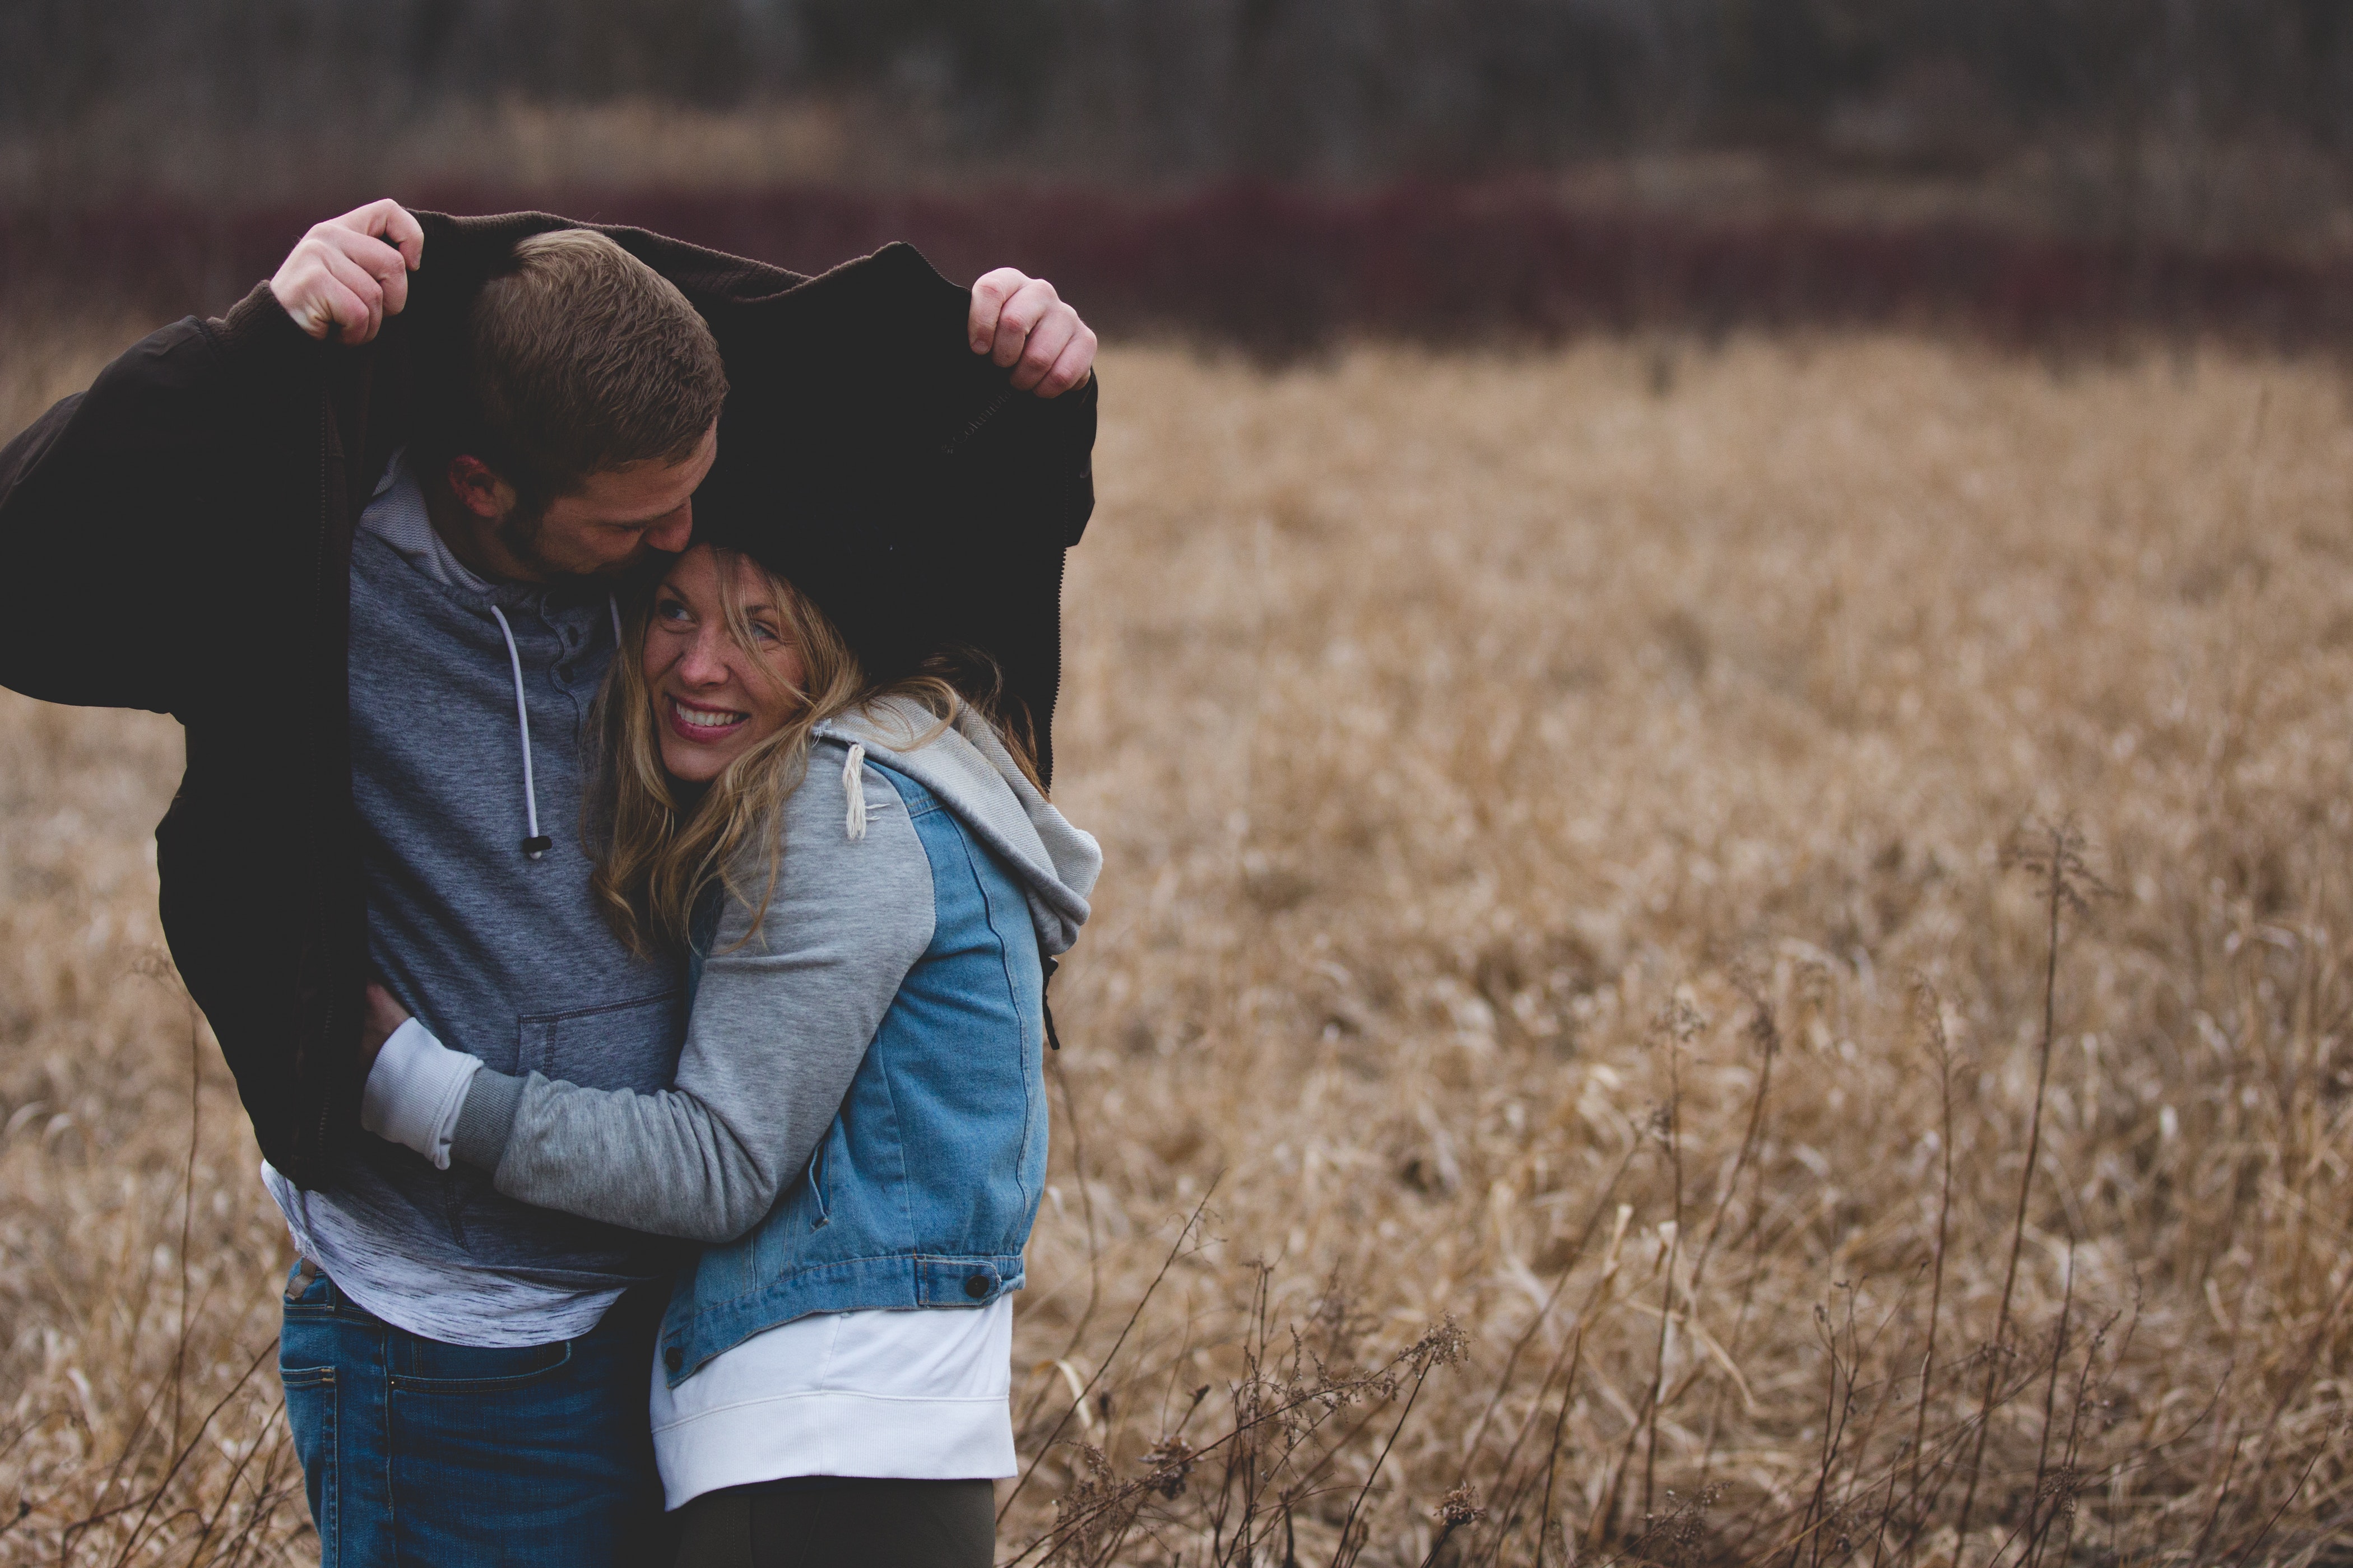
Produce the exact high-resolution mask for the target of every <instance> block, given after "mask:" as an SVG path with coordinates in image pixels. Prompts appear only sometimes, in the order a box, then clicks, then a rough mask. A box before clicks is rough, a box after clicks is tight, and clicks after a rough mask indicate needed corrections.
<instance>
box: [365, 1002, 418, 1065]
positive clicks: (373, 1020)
mask: <svg viewBox="0 0 2353 1568" xmlns="http://www.w3.org/2000/svg"><path fill="white" fill-rule="evenodd" d="M406 1022H408V1009H407V1008H406V1007H404V1006H402V1005H400V1004H399V1003H397V1002H396V1001H394V1000H393V999H392V993H391V992H389V991H386V990H385V988H384V987H383V986H381V985H378V984H375V982H373V981H370V982H369V983H368V988H367V1002H366V1005H365V1006H364V1007H363V1009H362V1016H361V1019H360V1065H361V1066H362V1067H363V1068H371V1069H372V1068H375V1058H377V1056H379V1055H380V1054H382V1052H383V1050H384V1043H385V1041H386V1040H388V1039H390V1038H392V1032H393V1031H394V1030H395V1029H397V1028H398V1027H400V1026H402V1025H403V1024H406Z"/></svg>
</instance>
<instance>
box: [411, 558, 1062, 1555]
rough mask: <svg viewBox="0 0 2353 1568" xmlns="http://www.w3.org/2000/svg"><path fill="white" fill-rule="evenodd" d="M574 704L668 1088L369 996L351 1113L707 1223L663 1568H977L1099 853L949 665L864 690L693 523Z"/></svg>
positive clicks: (656, 1213)
mask: <svg viewBox="0 0 2353 1568" xmlns="http://www.w3.org/2000/svg"><path fill="white" fill-rule="evenodd" d="M596 723H597V725H598V730H599V733H600V736H601V739H602V747H601V750H602V764H603V766H602V771H603V779H602V782H601V784H600V786H599V794H598V796H597V810H598V813H599V816H600V817H601V819H602V820H601V826H599V828H598V829H597V830H596V835H595V837H596V838H597V839H598V842H597V843H596V846H595V851H596V855H597V858H598V868H597V873H596V890H597V893H598V895H599V896H600V897H601V898H602V899H603V900H605V902H606V906H607V915H608V917H609V918H610V919H611V920H612V921H613V922H614V924H615V926H616V928H617V930H618V931H620V932H621V933H622V934H623V935H624V936H625V937H626V938H627V939H628V941H629V942H631V943H632V944H634V945H637V946H638V947H639V948H641V949H643V950H653V949H659V948H668V949H670V950H673V951H680V950H683V951H685V952H688V954H689V963H688V969H689V975H690V984H691V987H692V1000H693V1012H692V1017H691V1023H690V1025H689V1027H688V1034H687V1041H686V1046H685V1049H684V1051H683V1053H682V1054H681V1058H680V1060H679V1068H678V1073H677V1077H676V1080H675V1082H674V1084H673V1086H672V1087H671V1088H670V1089H665V1090H663V1091H660V1092H659V1093H654V1094H636V1093H631V1092H628V1091H626V1090H599V1089H582V1088H578V1087H575V1086H574V1085H571V1084H568V1083H562V1082H555V1081H551V1080H550V1079H547V1078H545V1077H543V1076H542V1075H540V1074H538V1073H529V1072H526V1073H522V1074H521V1075H520V1076H517V1075H510V1074H506V1073H501V1072H496V1071H493V1070H491V1068H488V1067H487V1066H485V1065H484V1064H483V1063H482V1062H481V1061H480V1059H479V1058H476V1057H473V1056H470V1055H468V1054H466V1053H465V1052H464V1051H463V1050H461V1049H452V1048H450V1047H448V1046H444V1045H443V1044H441V1043H440V1042H438V1041H436V1040H435V1039H433V1037H431V1036H430V1035H429V1034H427V1032H426V1031H425V1029H424V1027H423V1026H421V1025H420V1024H418V1023H417V1021H416V1020H415V1019H413V1018H410V1017H408V1016H407V1015H406V1013H405V1012H404V1011H402V1010H401V1009H400V1008H399V1006H398V1005H397V1004H396V1003H395V1002H394V1001H393V1000H392V999H391V998H390V997H389V996H388V995H386V994H384V993H383V992H382V991H381V990H380V989H374V988H372V990H371V994H370V1005H371V1011H372V1013H373V1014H374V1016H375V1024H376V1027H378V1028H381V1029H385V1030H388V1031H389V1036H388V1037H387V1038H386V1039H385V1045H384V1047H383V1056H382V1058H381V1059H379V1061H378V1062H377V1064H376V1066H375V1069H374V1070H373V1071H372V1072H371V1074H370V1078H369V1103H368V1107H367V1111H366V1116H365V1121H366V1122H367V1125H368V1126H369V1127H370V1128H371V1129H372V1130H373V1131H377V1132H379V1133H380V1134H382V1135H383V1136H385V1137H388V1138H391V1139H393V1140H394V1141H395V1142H404V1143H406V1144H407V1145H408V1146H409V1147H411V1148H413V1149H415V1150H417V1152H419V1153H421V1154H423V1155H425V1156H426V1157H427V1158H428V1159H432V1160H435V1161H436V1162H437V1163H442V1164H444V1165H445V1166H446V1164H447V1163H448V1161H449V1160H451V1159H456V1160H459V1161H463V1162H468V1163H472V1164H474V1165H476V1166H478V1167H480V1168H481V1169H483V1170H486V1171H489V1172H491V1173H492V1177H493V1180H494V1182H495V1184H496V1185H497V1187H498V1188H499V1190H500V1191H501V1192H503V1193H507V1194H511V1195H512V1196H514V1197H517V1198H520V1199H522V1200H523V1201H525V1202H529V1203H533V1204H538V1205H543V1206H545V1207H551V1208H556V1209H561V1210H565V1211H566V1212H568V1213H572V1214H576V1215H585V1216H588V1217H591V1218H595V1219H599V1220H605V1221H608V1222H611V1223H613V1224H617V1225H621V1226H628V1227H630V1228H632V1229H635V1230H640V1231H648V1232H653V1233H657V1234H663V1235H670V1236H677V1237H686V1238H690V1239H692V1240H695V1241H700V1242H703V1243H705V1244H707V1245H706V1247H705V1248H704V1250H703V1251H702V1254H701V1256H700V1258H699V1259H698V1260H697V1261H696V1262H695V1264H694V1265H693V1267H692V1268H691V1269H689V1270H687V1271H686V1272H685V1273H684V1274H683V1276H682V1277H681V1280H680V1282H679V1284H678V1286H677V1288H676V1289H675V1290H674V1291H673V1293H672V1296H671V1300H670V1309H669V1311H668V1313H667V1315H666V1316H665V1318H664V1320H663V1323H662V1331H661V1336H660V1340H659V1345H658V1347H657V1350H656V1364H655V1367H654V1373H653V1395H652V1405H653V1409H652V1417H653V1424H654V1439H655V1448H656V1454H657V1458H658V1460H659V1466H660V1469H661V1476H662V1482H663V1487H664V1490H665V1492H666V1495H667V1501H668V1504H669V1506H670V1507H671V1508H672V1509H682V1510H683V1512H682V1515H681V1519H680V1524H681V1547H680V1556H679V1562H680V1563H681V1564H684V1563H695V1564H719V1563H782V1562H786V1561H790V1562H794V1563H825V1562H833V1561H840V1562H855V1563H861V1564H888V1563H907V1564H919V1563H920V1564H923V1565H925V1568H933V1565H949V1564H963V1563H970V1564H973V1565H974V1568H979V1565H981V1564H985V1563H988V1562H989V1561H990V1560H991V1557H992V1555H993V1544H994V1539H993V1538H994V1519H993V1515H994V1509H993V1489H992V1488H991V1486H990V1484H989V1483H990V1479H992V1478H996V1477H1001V1476H1007V1475H1010V1474H1012V1473H1013V1470H1014V1464H1013V1434H1012V1422H1011V1415H1010V1412H1009V1410H1008V1405H1007V1396H1008V1381H1009V1376H1010V1363H1011V1343H1012V1342H1011V1330H1012V1319H1011V1300H1010V1294H1009V1293H1010V1292H1011V1291H1013V1290H1016V1289H1020V1287H1021V1284H1022V1279H1023V1276H1022V1260H1021V1250H1022V1247H1023V1245H1024V1243H1025V1242H1026V1241H1027V1239H1028V1237H1029V1228H1030V1225H1031V1223H1032V1221H1033V1220H1034V1219H1035V1217H1036V1215H1037V1208H1038V1201H1039V1192H1040V1188H1041V1184H1042V1182H1043V1178H1044V1175H1045V1170H1046V1100H1045V1093H1044V1085H1043V1079H1042V1072H1043V1065H1042V1056H1041V1051H1042V1048H1043V1045H1044V1029H1045V1012H1044V976H1043V968H1044V964H1045V963H1046V962H1048V961H1050V959H1051V958H1052V956H1053V955H1054V954H1057V953H1060V952H1063V951H1066V950H1067V949H1068V948H1069V947H1070V945H1071V942H1072V941H1073V940H1074V939H1075V937H1076V935H1077V931H1078V927H1079V926H1080V924H1081V923H1082V922H1083V921H1085V919H1086V917H1087V903H1086V896H1087V894H1088V892H1089V891H1090V890H1091V889H1092V886H1093V882H1094V879H1095V875H1096V872H1097V871H1098V869H1099V868H1100V866H1101V857H1100V854H1099V852H1098V851H1097V849H1096V847H1095V844H1094V841H1093V840H1092V838H1090V837H1088V836H1087V835H1085V834H1083V833H1081V832H1079V831H1078V830H1077V829H1075V828H1073V827H1071V826H1070V824H1069V823H1067V822H1066V821H1064V820H1063V818H1062V816H1061V815H1060V813H1059V812H1057V811H1056V810H1055V809H1054V808H1053V807H1052V806H1051V805H1049V804H1047V802H1046V800H1045V798H1044V797H1043V795H1041V794H1040V793H1039V789H1038V787H1037V785H1036V784H1035V782H1034V781H1033V780H1032V778H1031V777H1030V776H1029V770H1027V769H1026V768H1025V767H1024V765H1023V764H1022V763H1021V761H1020V760H1019V752H1018V747H1017V746H1012V745H1008V741H1007V737H1005V736H1004V735H1002V734H1000V733H998V732H997V731H996V730H994V729H993V728H992V727H991V726H990V725H989V724H988V723H987V721H985V720H984V719H983V718H982V717H981V715H980V713H979V712H978V711H977V710H976V709H975V707H974V706H973V705H972V703H971V702H970V701H969V700H966V699H965V697H964V696H963V695H961V694H960V693H959V692H958V691H956V690H955V688H954V687H953V686H951V685H950V684H949V683H948V682H947V681H946V680H944V679H935V678H924V679H914V680H910V681H903V682H900V683H898V684H896V685H892V686H887V687H876V686H873V685H871V684H870V683H869V682H868V681H867V680H866V679H865V677H864V675H863V674H862V672H861V671H860V666H859V662H858V660H857V658H855V657H854V655H853V653H852V651H851V650H850V648H849V647H848V646H847V645H846V644H845V643H844V641H843V639H842V637H840V635H839V633H838V632H837V631H836V630H835V629H834V627H833V626H831V625H830V623H828V620H827V618H826V617H825V616H824V615H823V614H822V613H821V612H820V611H819V610H818V607H817V606H816V605H813V604H811V603H810V602H809V601H808V600H807V598H806V597H805V596H804V595H801V594H800V593H798V592H797V590H796V589H795V588H794V587H793V586H792V584H789V583H788V582H786V581H785V580H784V579H783V578H781V577H778V576H776V575H775V574H772V573H770V572H768V571H766V570H765V569H764V568H763V567H761V566H760V565H759V564H758V563H755V562H754V561H753V560H751V559H749V558H748V557H745V556H743V555H739V554H736V553H733V552H729V551H724V550H722V549H719V548H717V547H715V546H712V545H703V546H699V547H697V548H696V549H694V550H691V551H690V552H687V553H686V554H685V555H684V556H682V557H681V558H680V560H679V562H678V563H677V564H676V565H675V566H673V567H672V568H671V570H670V574H669V575H668V576H667V577H666V578H665V579H664V580H663V582H662V584H661V586H660V587H659V589H658V590H657V591H656V593H655V595H654V596H653V600H652V603H651V605H650V606H649V610H648V611H647V612H646V613H644V614H642V615H641V616H638V618H637V619H636V620H635V621H634V622H633V623H632V624H631V625H630V626H628V629H627V632H626V634H625V637H624V641H623V646H622V649H621V652H620V653H619V654H618V655H617V657H616V658H615V660H614V665H613V669H612V672H611V673H610V674H609V675H608V676H607V683H606V686H605V689H604V692H603V695H602V697H601V698H600V700H599V711H598V715H597V718H596ZM454 1044H455V1045H457V1046H459V1047H462V1046H463V1044H464V1042H462V1041H459V1042H454Z"/></svg>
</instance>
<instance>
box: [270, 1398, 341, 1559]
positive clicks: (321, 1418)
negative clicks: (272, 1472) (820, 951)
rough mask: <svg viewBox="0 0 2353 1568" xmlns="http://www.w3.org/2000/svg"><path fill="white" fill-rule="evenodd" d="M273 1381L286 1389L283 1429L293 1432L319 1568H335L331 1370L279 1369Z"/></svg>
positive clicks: (336, 1486) (337, 1488) (336, 1485)
mask: <svg viewBox="0 0 2353 1568" xmlns="http://www.w3.org/2000/svg"><path fill="white" fill-rule="evenodd" d="M278 1381H279V1382H280V1383H281V1384H284V1385H285V1388H286V1425H287V1426H290V1427H291V1428H292V1429H293V1433H294V1453H295V1457H296V1458H299V1459H301V1461H302V1491H303V1495H304V1496H305V1497H307V1498H308V1499H309V1500H310V1503H311V1523H312V1524H313V1525H314V1526H316V1527H317V1529H318V1531H319V1568H335V1564H336V1563H337V1562H338V1561H339V1560H340V1559H341V1558H342V1556H343V1536H342V1533H341V1530H340V1525H341V1510H340V1507H339V1504H340V1495H339V1494H340V1493H341V1491H342V1486H341V1485H340V1480H341V1477H340V1475H339V1473H338V1472H339V1471H340V1469H341V1466H339V1465H338V1464H337V1462H336V1452H337V1436H338V1435H337V1433H336V1430H335V1369H334V1368H333V1367H332V1366H280V1368H279V1369H278Z"/></svg>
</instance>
